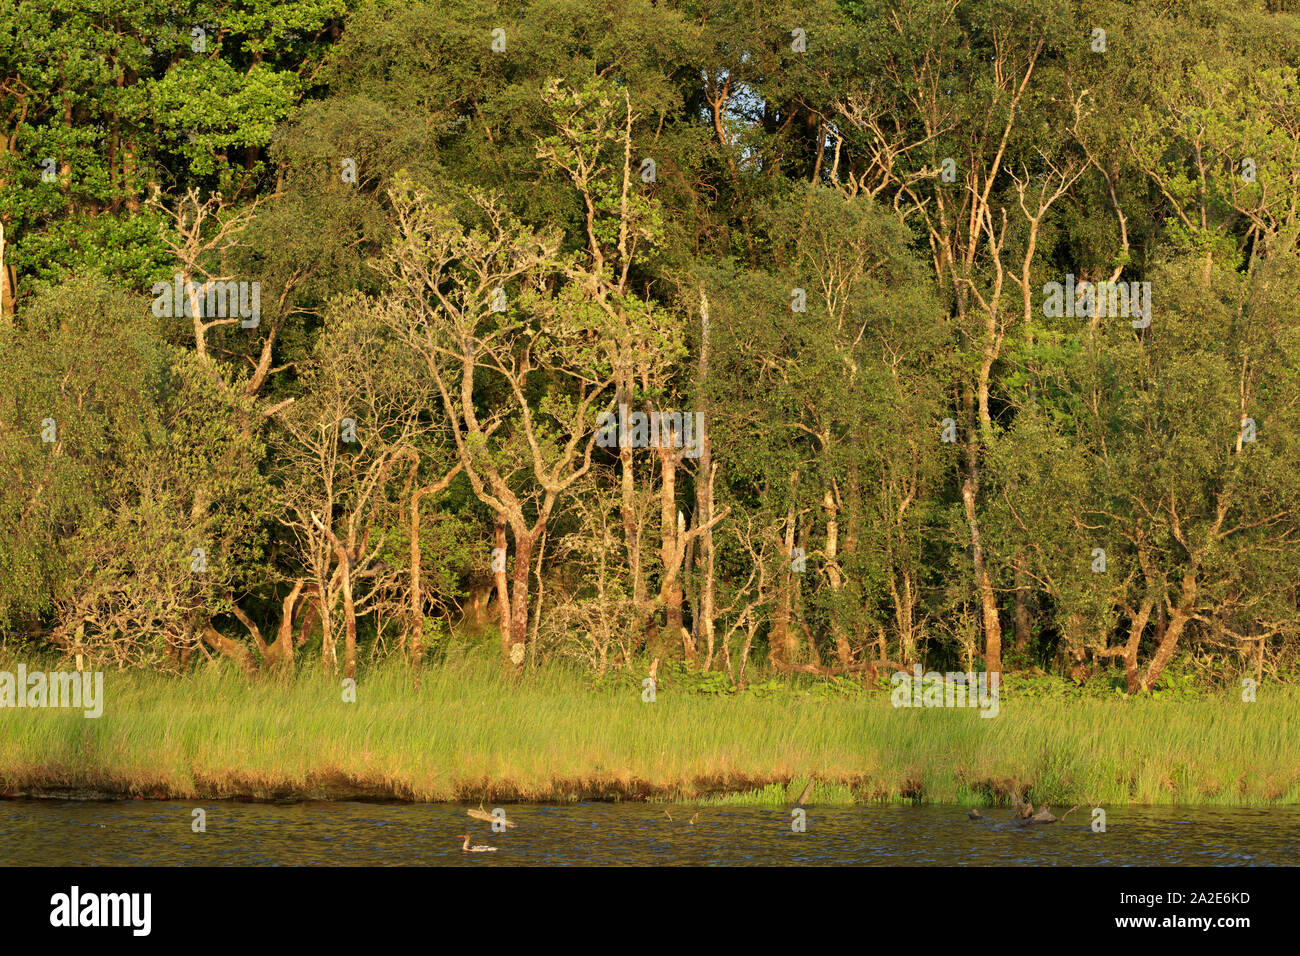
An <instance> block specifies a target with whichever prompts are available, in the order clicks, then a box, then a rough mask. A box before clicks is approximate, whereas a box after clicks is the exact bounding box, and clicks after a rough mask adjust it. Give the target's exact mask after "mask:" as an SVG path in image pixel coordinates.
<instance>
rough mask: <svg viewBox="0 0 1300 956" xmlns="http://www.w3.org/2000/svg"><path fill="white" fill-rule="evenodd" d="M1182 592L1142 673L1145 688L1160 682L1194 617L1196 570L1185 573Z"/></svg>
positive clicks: (1148, 688)
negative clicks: (1188, 623)
mask: <svg viewBox="0 0 1300 956" xmlns="http://www.w3.org/2000/svg"><path fill="white" fill-rule="evenodd" d="M1182 592H1183V593H1182V595H1181V597H1180V598H1179V601H1178V605H1177V607H1174V608H1172V609H1171V610H1170V613H1169V623H1168V625H1167V626H1166V627H1165V632H1164V634H1163V635H1162V636H1161V638H1160V643H1159V644H1158V645H1157V646H1156V653H1155V656H1154V657H1152V658H1151V663H1149V664H1148V665H1147V671H1146V673H1145V674H1143V675H1142V681H1141V685H1140V686H1141V688H1142V689H1143V690H1151V689H1152V688H1153V687H1155V686H1156V684H1157V683H1159V681H1160V675H1161V674H1163V673H1164V670H1165V667H1166V665H1168V663H1169V660H1170V658H1172V657H1173V656H1174V651H1175V650H1177V648H1178V639H1179V638H1181V637H1182V636H1183V630H1184V629H1185V628H1186V627H1187V622H1188V621H1190V620H1191V619H1192V611H1193V610H1194V608H1195V606H1196V597H1197V581H1196V571H1195V570H1192V571H1188V572H1187V573H1186V574H1185V575H1183V587H1182Z"/></svg>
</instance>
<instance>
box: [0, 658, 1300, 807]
mask: <svg viewBox="0 0 1300 956" xmlns="http://www.w3.org/2000/svg"><path fill="white" fill-rule="evenodd" d="M104 695H105V696H104V713H103V715H102V716H101V717H98V718H95V719H86V718H84V717H83V716H81V715H80V714H79V713H77V712H74V711H71V710H66V709H65V710H56V709H25V710H7V711H5V712H3V713H0V799H40V800H127V799H135V798H141V799H159V800H187V801H212V800H229V801H244V802H284V801H292V802H302V801H333V802H344V801H361V802H367V801H369V802H400V803H473V804H477V803H479V802H480V801H481V802H483V803H488V802H491V803H494V804H507V803H551V804H570V803H575V802H595V801H600V802H664V803H674V802H693V803H704V804H717V805H765V806H779V805H785V806H792V805H793V804H794V803H795V801H796V800H797V799H798V798H799V797H800V796H801V795H802V793H803V790H804V788H805V786H806V785H807V784H808V782H809V781H815V786H814V787H813V791H812V794H811V798H810V801H809V803H810V804H811V803H820V804H821V805H823V806H829V805H839V806H853V805H862V804H873V803H874V804H880V803H897V804H906V803H912V804H955V805H959V806H966V807H981V808H982V807H999V806H1007V805H1009V803H1010V799H1009V795H1010V793H1011V792H1012V791H1013V790H1016V791H1018V792H1019V793H1020V794H1021V796H1022V797H1025V798H1026V799H1028V800H1030V801H1032V802H1033V803H1035V804H1039V803H1045V802H1050V803H1051V804H1052V805H1053V806H1065V807H1069V806H1071V805H1074V804H1078V805H1083V804H1089V805H1091V806H1127V805H1148V806H1164V805H1182V806H1243V807H1251V806H1254V807H1271V806H1284V805H1300V735H1297V734H1296V733H1295V728H1296V727H1297V726H1300V688H1295V687H1290V686H1268V687H1266V688H1262V689H1261V692H1260V695H1259V696H1260V699H1259V701H1258V702H1253V703H1246V702H1243V701H1241V700H1240V698H1239V695H1233V694H1232V693H1231V692H1228V693H1219V694H1207V695H1205V696H1203V697H1200V698H1197V699H1195V700H1187V699H1178V698H1151V697H1132V698H1123V697H1118V696H1111V697H1105V696H1097V695H1092V696H1087V695H1077V696H1068V697H1066V696H1061V695H1059V694H1057V695H1054V696H1052V695H1049V696H1044V695H1042V694H1040V693H1038V692H1037V691H1036V690H1035V685H1032V684H1031V683H1030V682H1028V681H1027V680H1021V679H1019V678H1017V677H1015V676H1014V675H1009V676H1008V679H1007V681H1006V684H1005V687H1004V689H1003V693H1002V699H1001V707H1000V712H999V715H998V716H997V717H996V718H994V719H985V718H984V717H982V716H981V714H980V712H979V711H978V710H976V709H972V708H959V707H952V708H950V707H936V708H906V707H894V706H891V702H890V695H889V692H888V690H885V689H879V688H874V687H862V686H857V687H855V688H846V686H845V685H836V684H828V683H825V682H822V683H818V682H815V681H803V680H792V681H785V682H778V681H774V680H773V681H767V682H764V683H763V684H761V685H756V687H755V689H754V690H753V691H748V692H746V693H743V694H714V693H701V692H698V691H695V690H692V689H691V688H690V687H689V686H688V685H687V683H686V682H685V680H684V679H677V680H675V681H674V680H673V679H664V680H662V681H661V683H660V686H659V689H658V694H657V698H656V700H655V701H653V702H647V701H646V700H645V699H643V696H642V688H641V685H640V683H639V681H637V679H636V677H635V676H634V675H631V674H627V675H622V676H621V677H620V678H619V681H618V682H615V683H613V684H607V685H601V686H592V685H591V683H590V682H589V681H587V680H584V679H583V678H582V677H581V676H580V675H577V674H574V673H571V672H565V671H561V670H555V671H546V670H542V671H538V672H536V673H530V674H529V675H527V676H526V677H525V678H523V679H521V680H518V681H515V680H510V679H507V678H503V677H502V676H500V675H499V673H497V672H496V671H495V670H494V669H492V668H490V667H476V666H473V665H472V664H471V665H460V664H453V665H449V666H445V667H443V668H440V669H439V670H437V671H433V670H429V671H426V673H425V677H424V680H423V681H422V684H421V686H420V687H418V688H417V687H414V686H413V685H412V681H411V680H410V675H409V673H408V672H406V671H405V670H403V669H402V668H400V667H392V668H384V667H378V668H374V669H371V670H368V671H367V672H365V673H363V674H362V675H361V678H360V679H359V680H358V682H357V684H356V686H355V688H354V689H353V690H352V691H350V692H344V691H342V690H341V688H340V684H339V682H337V681H336V679H335V678H332V677H326V676H323V675H321V674H320V673H318V672H317V673H303V674H300V675H297V676H295V677H293V678H290V679H286V680H283V681H272V680H257V679H248V678H245V677H243V676H241V675H238V674H232V673H230V672H228V671H223V670H220V669H212V670H205V671H202V672H196V673H194V674H191V675H188V676H185V677H178V678H164V677H161V676H158V675H150V674H142V673H133V672H109V673H106V674H105V681H104Z"/></svg>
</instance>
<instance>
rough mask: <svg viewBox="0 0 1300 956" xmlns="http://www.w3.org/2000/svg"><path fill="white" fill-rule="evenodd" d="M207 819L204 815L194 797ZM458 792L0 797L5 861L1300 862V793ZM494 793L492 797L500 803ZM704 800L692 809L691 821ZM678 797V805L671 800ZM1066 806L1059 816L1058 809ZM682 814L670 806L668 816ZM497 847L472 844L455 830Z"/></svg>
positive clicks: (1, 859)
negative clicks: (723, 799)
mask: <svg viewBox="0 0 1300 956" xmlns="http://www.w3.org/2000/svg"><path fill="white" fill-rule="evenodd" d="M195 808H202V809H203V810H204V811H205V812H206V814H207V832H206V833H195V832H193V830H192V829H191V824H192V820H193V811H194V809H195ZM466 809H467V808H466V807H464V806H457V805H432V806H430V805H410V804H374V803H297V804H281V805H275V804H250V803H187V802H172V801H145V800H132V801H120V802H113V803H85V802H59V801H29V800H18V801H0V833H3V839H0V863H3V864H17V865H38V866H39V865H68V866H94V865H110V866H111V865H149V864H172V865H217V866H220V865H245V866H248V865H251V866H269V865H300V864H311V865H379V866H428V865H453V866H463V865H472V866H503V865H512V864H525V865H533V866H536V865H557V866H562V865H582V864H596V865H611V864H612V865H618V864H639V865H665V864H690V865H710V864H721V865H748V864H774V865H787V864H813V865H843V864H856V865H867V866H900V865H901V866H926V865H933V864H956V865H1016V864H1037V865H1058V866H1059V865H1071V864H1073V865H1116V866H1124V865H1144V864H1163V865H1172V866H1242V865H1246V866H1249V865H1274V866H1276V865H1283V866H1295V865H1298V864H1300V807H1286V808H1280V809H1272V810H1242V809H1219V808H1197V809H1179V808H1169V807H1130V808H1113V809H1110V810H1108V811H1107V817H1106V824H1107V826H1106V831H1107V832H1105V833H1094V832H1092V829H1091V827H1090V826H1089V822H1090V820H1091V816H1090V811H1089V809H1088V808H1086V807H1080V808H1079V809H1078V810H1075V811H1074V812H1073V813H1072V814H1071V815H1070V817H1069V818H1068V819H1067V820H1065V822H1064V823H1054V824H1046V825H1036V826H1033V827H1026V828H1021V827H1015V826H1012V825H1011V824H1010V823H1009V822H1008V821H1009V820H1010V817H1011V813H1010V811H1008V810H988V811H985V813H986V817H987V819H986V820H984V821H982V822H972V821H970V820H968V819H967V818H966V814H965V811H964V810H962V809H960V808H957V807H948V806H924V807H910V806H866V807H850V808H838V807H837V808H830V807H827V808H818V807H815V806H814V807H809V808H807V810H806V812H807V818H806V819H807V830H806V832H803V833H795V832H792V830H791V814H790V810H789V809H788V808H785V809H781V808H766V807H764V808H754V807H699V808H696V807H691V806H684V805H680V804H672V805H664V804H632V803H623V804H611V803H583V804H574V805H570V806H541V805H530V804H514V805H511V806H508V807H506V808H505V809H506V811H507V813H508V814H509V817H510V819H511V820H512V821H517V824H518V825H517V826H516V828H515V829H512V830H509V831H507V832H505V833H492V832H491V826H490V825H489V824H487V823H484V822H480V821H476V820H472V819H470V818H469V817H467V816H466V813H465V811H466ZM488 809H491V808H490V807H489V808H488ZM697 809H698V817H697V818H696V822H695V823H694V824H692V823H690V822H688V821H689V820H690V819H691V817H692V815H693V814H695V813H696V811H697ZM665 810H666V812H665ZM1055 812H1056V813H1057V815H1058V816H1059V815H1060V814H1061V810H1060V809H1056V810H1055ZM669 815H671V816H672V819H671V820H670V819H669ZM466 830H468V831H469V832H470V833H471V834H472V835H473V842H474V843H484V844H490V845H492V846H495V847H497V848H498V851H497V852H495V853H462V852H461V849H460V845H461V841H460V839H458V838H457V836H456V835H457V834H459V833H464V832H466Z"/></svg>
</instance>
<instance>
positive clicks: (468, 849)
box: [457, 833, 497, 853]
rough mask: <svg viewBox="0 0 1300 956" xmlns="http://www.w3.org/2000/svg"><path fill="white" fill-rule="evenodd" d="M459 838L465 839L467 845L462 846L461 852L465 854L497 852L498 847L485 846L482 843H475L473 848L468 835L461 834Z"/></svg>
mask: <svg viewBox="0 0 1300 956" xmlns="http://www.w3.org/2000/svg"><path fill="white" fill-rule="evenodd" d="M457 836H462V837H464V838H465V843H464V845H463V846H461V851H462V852H463V853H495V852H496V851H497V848H496V847H494V846H484V845H483V844H482V843H475V844H474V845H473V846H470V845H469V834H468V833H459V834H457Z"/></svg>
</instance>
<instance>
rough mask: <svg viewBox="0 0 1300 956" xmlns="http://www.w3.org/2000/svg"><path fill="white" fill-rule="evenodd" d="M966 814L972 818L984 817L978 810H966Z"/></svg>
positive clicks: (979, 818)
mask: <svg viewBox="0 0 1300 956" xmlns="http://www.w3.org/2000/svg"><path fill="white" fill-rule="evenodd" d="M966 816H968V817H970V818H971V819H972V820H983V819H984V814H982V813H980V812H979V811H978V810H968V811H967V812H966Z"/></svg>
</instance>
